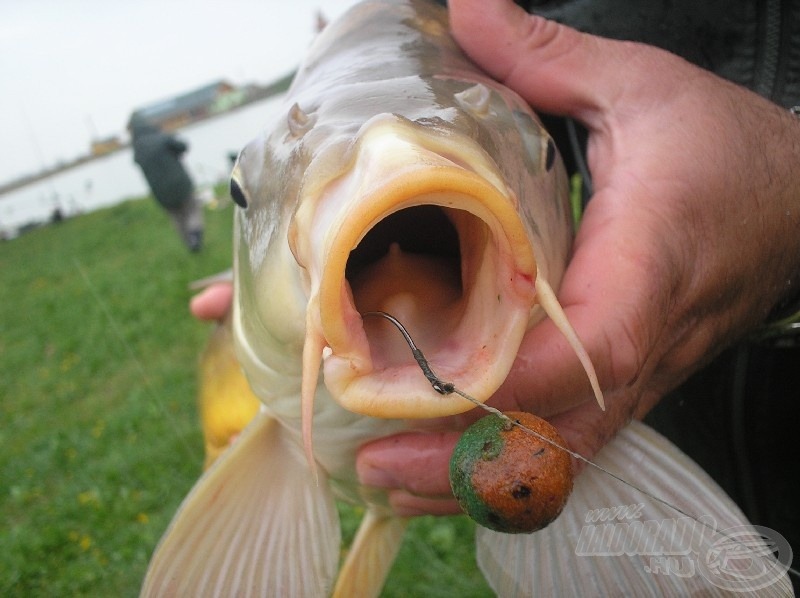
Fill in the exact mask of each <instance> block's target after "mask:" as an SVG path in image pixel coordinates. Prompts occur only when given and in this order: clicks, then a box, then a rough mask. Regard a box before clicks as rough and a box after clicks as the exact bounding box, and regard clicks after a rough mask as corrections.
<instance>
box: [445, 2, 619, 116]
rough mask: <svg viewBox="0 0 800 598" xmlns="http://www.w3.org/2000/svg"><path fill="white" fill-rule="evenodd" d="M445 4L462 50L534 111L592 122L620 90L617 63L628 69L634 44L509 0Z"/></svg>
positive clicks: (452, 28) (454, 33) (451, 26)
mask: <svg viewBox="0 0 800 598" xmlns="http://www.w3.org/2000/svg"><path fill="white" fill-rule="evenodd" d="M448 5H449V10H450V28H451V30H452V33H453V36H454V37H455V39H456V41H457V42H458V43H459V45H460V46H461V48H462V49H463V50H464V52H466V54H467V55H468V56H469V57H470V58H471V59H472V60H473V61H474V62H476V63H477V64H478V65H479V66H480V67H481V68H483V69H484V70H485V71H486V72H487V73H488V74H489V75H491V76H492V77H493V78H495V79H497V80H498V81H500V82H502V83H504V84H505V85H507V86H508V87H510V88H511V89H513V90H514V91H516V92H517V93H518V94H520V95H521V96H522V97H523V98H524V99H525V100H527V101H528V102H529V103H530V104H531V105H533V106H534V107H535V108H537V109H540V110H543V111H545V112H550V113H552V114H568V115H570V116H574V117H576V118H578V119H579V120H582V121H583V122H587V123H590V122H591V120H592V119H591V117H592V116H593V114H594V113H597V112H598V111H600V110H601V109H602V108H604V107H605V106H607V105H608V104H610V103H611V102H612V101H613V99H614V98H615V97H616V96H617V94H618V91H619V90H620V89H622V88H621V87H620V86H621V85H622V84H624V81H622V80H621V78H622V75H621V74H620V73H623V72H625V71H624V70H623V69H621V68H620V67H621V66H622V65H623V64H624V65H626V66H627V67H628V68H629V67H630V52H631V50H632V48H634V47H635V45H634V44H631V43H625V42H617V41H611V40H607V39H603V38H600V37H596V36H593V35H587V34H583V33H580V32H578V31H576V30H574V29H571V28H569V27H566V26H564V25H560V24H558V23H556V22H554V21H549V20H547V19H545V18H543V17H539V16H536V15H531V14H528V13H526V12H525V11H524V10H523V9H522V8H520V7H519V6H517V5H516V4H514V3H513V2H511V0H492V1H491V2H487V1H486V0H449V2H448ZM628 72H629V71H628Z"/></svg>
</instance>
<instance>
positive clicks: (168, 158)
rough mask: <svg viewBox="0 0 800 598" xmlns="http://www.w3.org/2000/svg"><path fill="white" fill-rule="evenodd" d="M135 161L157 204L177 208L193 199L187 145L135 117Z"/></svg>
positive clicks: (132, 128) (133, 136) (132, 122)
mask: <svg viewBox="0 0 800 598" xmlns="http://www.w3.org/2000/svg"><path fill="white" fill-rule="evenodd" d="M130 129H131V136H132V138H133V160H134V161H135V162H136V163H137V164H138V165H139V166H140V167H141V169H142V172H143V173H144V177H145V178H146V179H147V184H148V185H149V186H150V190H151V191H152V192H153V195H154V196H155V198H156V200H157V201H158V203H160V204H161V205H162V206H164V207H165V208H167V209H172V208H177V207H178V206H180V205H181V204H182V203H183V202H185V201H186V200H188V199H189V198H190V197H191V196H192V192H193V190H194V186H193V184H192V180H191V178H189V173H188V172H186V168H184V166H183V163H182V162H181V156H182V155H183V153H184V152H186V150H187V145H186V144H185V143H184V142H182V141H180V140H179V139H177V138H175V137H173V136H172V135H168V134H167V133H164V132H163V131H161V130H160V129H159V128H158V127H156V126H155V125H153V124H151V123H149V122H147V121H145V120H144V119H142V118H137V117H133V118H132V119H131V124H130Z"/></svg>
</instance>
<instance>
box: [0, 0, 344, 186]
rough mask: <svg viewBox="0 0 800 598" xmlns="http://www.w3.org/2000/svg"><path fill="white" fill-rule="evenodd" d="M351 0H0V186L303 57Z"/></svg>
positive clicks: (265, 77)
mask: <svg viewBox="0 0 800 598" xmlns="http://www.w3.org/2000/svg"><path fill="white" fill-rule="evenodd" d="M355 1H356V0H284V1H276V0H227V1H223V0H216V1H214V0H0V148H2V149H0V182H5V181H7V180H9V179H12V178H16V177H17V176H19V175H22V174H28V173H31V172H36V171H38V170H40V169H41V168H42V167H43V166H52V165H53V164H55V163H57V162H59V161H62V160H68V159H71V158H74V157H75V156H77V155H80V154H84V153H87V151H88V149H89V144H90V142H91V139H92V138H94V137H106V136H109V135H120V136H123V135H124V132H125V124H126V123H127V119H128V116H129V115H130V113H131V111H132V110H133V109H134V108H136V107H139V106H141V105H144V104H148V103H151V102H153V101H156V100H160V99H162V98H165V97H169V96H171V95H175V94H180V93H183V92H186V91H191V90H192V89H195V88H197V87H200V86H202V85H205V84H207V83H210V82H213V81H215V80H218V79H226V80H229V81H231V82H233V83H236V84H241V83H249V82H256V83H267V82H270V81H272V80H273V79H275V78H276V77H278V76H280V75H282V74H284V73H287V72H289V71H290V70H291V69H292V68H294V66H296V64H297V63H298V62H299V60H300V58H301V57H302V56H303V54H304V51H305V49H306V48H307V47H308V44H309V43H310V41H311V40H312V38H313V36H314V28H315V23H316V12H317V9H319V10H320V11H321V12H322V14H324V15H325V16H326V17H328V18H329V19H333V18H335V17H337V16H339V15H341V14H342V13H343V12H344V11H345V10H346V9H347V7H349V6H351V5H352V4H355Z"/></svg>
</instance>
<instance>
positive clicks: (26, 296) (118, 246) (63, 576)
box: [0, 199, 491, 597]
mask: <svg viewBox="0 0 800 598" xmlns="http://www.w3.org/2000/svg"><path fill="white" fill-rule="evenodd" d="M206 216H207V219H206V229H207V230H206V237H207V247H206V249H205V250H204V251H203V252H202V253H201V254H199V255H191V254H189V253H188V252H187V251H186V250H185V249H184V247H183V246H182V244H181V243H180V241H179V239H178V237H177V235H176V234H175V232H174V231H173V230H172V228H171V225H170V223H169V222H168V220H167V218H166V216H165V215H164V214H163V213H162V212H161V211H160V210H159V209H158V207H157V206H156V204H155V203H154V202H153V201H152V200H149V199H148V200H138V201H129V202H126V203H123V204H121V205H119V206H116V207H114V208H110V209H105V210H100V211H97V212H94V213H91V214H87V215H84V216H81V217H78V218H74V219H71V220H67V221H65V222H63V223H61V224H58V225H53V226H49V227H46V228H41V229H37V230H34V231H32V232H30V233H28V234H26V235H24V236H22V237H20V238H18V239H15V240H13V241H10V242H6V243H2V244H0V418H2V424H0V447H2V451H1V452H0V504H1V505H2V507H1V510H2V517H3V521H2V532H0V595H2V596H25V597H29V596H136V595H137V593H138V589H139V585H140V582H141V579H142V577H143V575H144V571H145V568H146V566H147V561H148V559H149V557H150V554H151V552H152V550H153V548H154V547H155V545H156V542H157V541H158V539H159V537H160V536H161V533H162V532H163V530H164V529H165V527H166V525H167V524H168V522H169V520H170V518H171V516H172V514H173V513H174V511H175V509H176V508H177V506H178V504H179V503H180V501H181V499H182V498H183V496H184V495H185V494H186V493H187V491H188V490H189V488H190V487H191V486H192V484H193V483H194V481H195V480H196V479H197V477H198V476H199V475H200V471H201V465H202V460H203V454H202V439H201V434H200V429H199V423H198V419H197V412H196V408H195V393H196V378H195V376H196V366H197V359H198V355H199V353H200V351H201V349H202V347H203V345H204V343H205V340H206V338H207V336H208V327H207V325H205V324H202V323H200V322H197V321H194V320H193V319H192V318H191V317H190V316H189V314H188V311H187V302H188V300H189V298H190V296H191V292H190V291H189V290H188V288H187V284H188V283H189V282H190V281H192V280H195V279H198V278H202V277H204V276H207V275H209V274H213V273H215V272H218V271H220V270H223V269H225V268H227V267H228V266H229V263H230V254H231V249H230V245H231V224H230V221H231V211H230V209H223V210H219V211H207V214H206ZM341 513H342V519H343V527H344V534H345V537H346V538H351V537H352V534H353V533H354V530H355V527H356V526H357V523H358V518H359V512H358V510H357V509H354V508H352V507H349V506H344V505H343V506H342V507H341ZM384 595H385V596H450V595H459V596H487V595H491V594H490V592H489V590H488V588H487V586H486V585H485V583H484V582H483V579H482V577H481V575H480V573H479V572H478V571H477V568H476V565H475V561H474V544H473V528H472V525H471V523H470V522H469V521H468V520H467V519H466V518H463V517H453V518H421V519H418V520H415V521H414V523H413V524H412V526H411V530H410V533H409V534H408V535H407V537H406V540H405V542H404V544H403V546H402V548H401V554H400V556H399V558H398V561H397V563H396V565H395V567H394V569H393V571H392V573H391V576H390V579H389V581H388V582H387V586H386V590H385V592H384Z"/></svg>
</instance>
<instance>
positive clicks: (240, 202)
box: [231, 178, 247, 209]
mask: <svg viewBox="0 0 800 598" xmlns="http://www.w3.org/2000/svg"><path fill="white" fill-rule="evenodd" d="M231 197H232V198H233V201H235V202H236V205H237V206H239V207H240V208H244V209H246V208H247V196H245V194H244V191H242V188H241V186H239V182H238V181H237V180H236V179H233V178H232V179H231Z"/></svg>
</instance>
